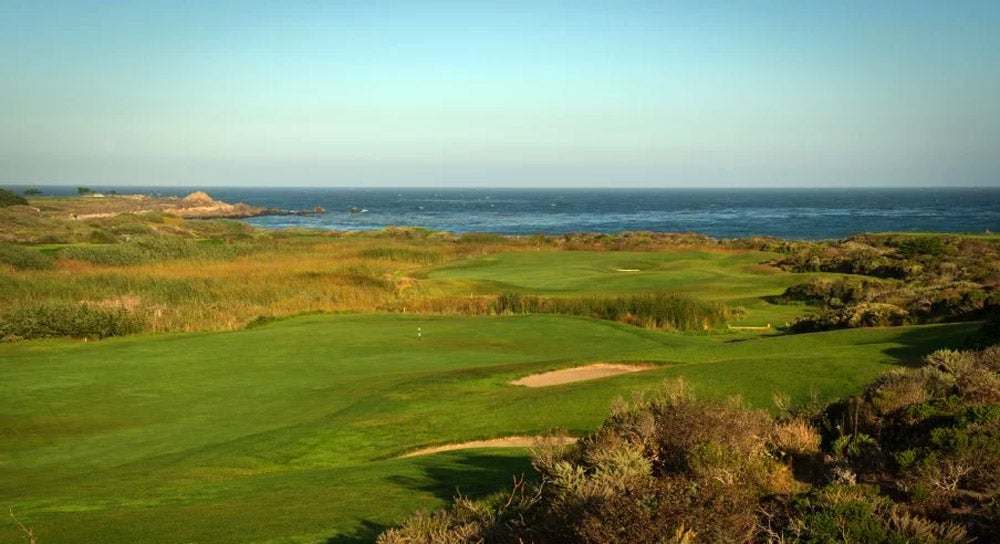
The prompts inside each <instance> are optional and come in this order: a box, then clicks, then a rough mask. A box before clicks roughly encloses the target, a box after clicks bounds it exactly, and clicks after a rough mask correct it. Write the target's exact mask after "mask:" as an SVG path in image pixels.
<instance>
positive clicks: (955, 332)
mask: <svg viewBox="0 0 1000 544" xmlns="http://www.w3.org/2000/svg"><path fill="white" fill-rule="evenodd" d="M981 326H982V324H981V323H956V324H951V325H938V326H928V327H917V328H911V329H908V330H906V331H905V332H903V333H902V334H900V335H899V336H898V337H896V339H895V340H896V342H898V343H899V344H900V345H898V346H894V347H890V348H887V349H886V350H884V353H885V354H886V355H890V356H892V357H894V358H896V359H897V360H898V361H899V364H900V365H901V366H906V367H919V366H920V365H921V360H922V359H923V357H924V355H927V354H928V353H931V352H933V351H936V350H939V349H961V348H963V347H965V345H966V342H967V340H968V338H969V337H970V336H971V335H972V334H973V333H975V332H976V331H978V330H979V329H980V327H981Z"/></svg>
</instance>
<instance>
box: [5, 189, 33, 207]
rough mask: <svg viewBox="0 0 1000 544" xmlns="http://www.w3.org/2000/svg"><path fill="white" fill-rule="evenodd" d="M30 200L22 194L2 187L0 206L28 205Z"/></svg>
mask: <svg viewBox="0 0 1000 544" xmlns="http://www.w3.org/2000/svg"><path fill="white" fill-rule="evenodd" d="M27 205H28V201H27V200H25V198H24V197H23V196H21V195H18V194H15V193H12V192H10V191H8V190H7V189H0V208H6V207H7V206H27Z"/></svg>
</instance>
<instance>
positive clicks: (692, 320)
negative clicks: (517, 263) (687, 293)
mask: <svg viewBox="0 0 1000 544" xmlns="http://www.w3.org/2000/svg"><path fill="white" fill-rule="evenodd" d="M492 310H493V312H494V313H497V314H511V313H514V314H561V315H578V316H586V317H593V318H596V319H606V320H608V321H618V322H620V323H627V324H629V325H636V326H639V327H645V328H648V329H666V330H682V331H705V330H709V329H713V328H718V327H722V326H724V325H725V324H726V322H727V321H729V320H730V319H732V318H733V317H734V316H736V315H738V314H737V311H736V310H733V309H731V308H729V307H727V306H726V305H724V304H719V303H713V302H705V301H700V300H695V299H691V298H686V297H681V296H677V295H672V294H669V293H662V292H660V293H644V294H639V295H628V296H620V297H540V296H521V295H519V294H517V293H515V292H505V293H501V294H500V295H498V296H497V298H496V299H495V301H494V302H493V305H492Z"/></svg>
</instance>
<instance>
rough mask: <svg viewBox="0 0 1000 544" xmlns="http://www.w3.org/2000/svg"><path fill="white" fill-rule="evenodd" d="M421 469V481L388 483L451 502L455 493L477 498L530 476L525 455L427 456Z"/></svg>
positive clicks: (465, 453)
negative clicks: (515, 479) (517, 478)
mask: <svg viewBox="0 0 1000 544" xmlns="http://www.w3.org/2000/svg"><path fill="white" fill-rule="evenodd" d="M421 470H422V471H423V473H424V477H422V478H408V477H394V478H393V479H392V480H391V481H392V482H393V483H395V484H397V485H400V486H404V487H407V488H409V489H413V490H414V491H423V492H425V493H430V494H432V495H434V496H435V497H437V498H438V499H441V500H443V501H451V500H452V499H454V498H455V496H456V495H458V494H459V493H461V494H462V495H463V496H466V497H472V498H477V497H482V496H485V495H489V494H491V493H494V492H496V491H500V490H503V489H507V488H508V487H509V486H510V484H511V483H512V482H513V479H514V476H518V477H520V476H522V475H525V476H529V477H530V475H531V473H532V468H531V459H530V458H529V457H528V455H527V454H526V453H525V454H524V455H516V454H512V453H510V452H507V453H503V454H490V453H488V452H486V451H484V450H478V451H474V450H470V451H453V452H447V453H439V454H436V455H428V456H427V457H426V459H423V460H422V463H421Z"/></svg>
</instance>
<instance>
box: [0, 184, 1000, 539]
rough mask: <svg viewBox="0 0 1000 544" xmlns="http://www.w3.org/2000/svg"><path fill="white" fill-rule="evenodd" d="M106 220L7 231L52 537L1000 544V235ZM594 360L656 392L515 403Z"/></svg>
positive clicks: (615, 385)
mask: <svg viewBox="0 0 1000 544" xmlns="http://www.w3.org/2000/svg"><path fill="white" fill-rule="evenodd" d="M119 199H121V200H122V201H123V202H125V201H127V202H133V201H132V200H129V199H127V197H114V198H99V197H94V196H86V197H74V198H53V197H38V198H31V199H29V201H28V204H27V205H24V204H16V205H13V206H8V207H4V208H0V238H2V240H0V300H2V301H3V305H2V306H0V339H2V340H3V342H0V375H2V376H3V380H0V496H2V497H4V498H5V499H8V502H9V505H8V506H10V507H12V510H13V512H14V513H15V514H16V519H17V520H18V522H19V523H23V524H24V527H27V528H29V529H30V530H31V531H33V534H34V535H35V536H36V537H37V539H38V541H39V542H42V543H43V544H44V543H46V542H162V541H164V540H168V539H169V540H177V541H190V542H205V541H211V542H220V543H225V542H275V541H280V542H342V543H348V542H353V543H358V542H372V541H374V540H375V539H376V538H381V540H382V541H383V542H386V543H395V542H446V541H449V540H448V539H449V538H451V539H452V540H453V541H456V542H465V541H470V540H471V541H477V539H478V540H483V541H488V542H508V541H509V542H517V541H518V540H517V539H521V540H523V541H525V542H551V541H553V540H559V541H569V542H615V541H620V542H642V541H656V540H661V541H664V542H702V541H713V542H726V541H731V542H779V541H784V542H840V541H844V540H851V541H872V542H959V541H961V542H964V541H966V540H967V539H968V538H973V537H979V538H980V539H981V540H982V537H983V535H988V534H991V533H990V532H989V531H995V530H996V527H997V526H996V523H997V521H996V520H997V514H996V513H997V511H998V510H997V504H998V503H1000V499H998V498H997V489H996V485H995V482H994V481H993V480H995V479H996V478H995V476H996V474H997V471H998V463H1000V461H998V459H997V458H996V454H995V452H996V451H1000V444H997V443H996V437H997V436H998V435H1000V431H998V430H997V428H996V422H997V418H996V417H995V416H996V413H995V412H996V411H997V410H998V408H997V403H998V402H1000V399H998V398H997V396H998V393H997V391H998V389H997V383H998V379H997V375H996V373H997V370H998V367H997V362H996V354H997V352H996V348H991V347H990V346H993V345H994V344H996V343H997V342H998V340H1000V334H998V332H997V331H998V330H1000V329H998V326H997V323H998V322H997V321H996V319H995V315H996V310H997V306H998V304H997V288H998V286H1000V272H998V266H1000V259H998V258H997V257H998V252H1000V250H998V248H1000V237H996V236H983V235H976V236H971V235H969V236H966V235H962V236H960V235H937V234H885V235H859V236H855V237H852V238H851V239H848V240H841V241H820V242H800V241H786V240H775V239H767V238H757V239H742V240H719V239H713V238H709V237H706V236H701V235H697V234H664V233H644V232H637V233H622V234H617V235H604V234H571V235H563V236H524V237H510V236H499V235H493V234H451V233H443V232H433V231H428V230H424V229H419V228H390V229H385V230H381V231H373V232H353V233H345V232H326V231H312V230H304V229H286V230H275V231H267V230H263V229H257V228H253V227H250V226H248V225H247V224H245V223H241V222H237V221H230V220H220V219H198V220H194V219H190V218H184V217H179V216H176V215H174V214H171V213H167V212H165V211H163V210H141V213H139V211H136V210H125V211H120V210H119V211H115V210H114V208H113V206H119V205H120V204H119V203H116V201H117V200H119ZM109 203H110V204H109ZM108 206H112V207H111V208H107V207H108ZM109 210H110V211H109ZM74 214H75V216H74ZM991 317H992V318H993V320H990V319H991ZM983 320H986V325H985V326H984V325H983V324H982V321H983ZM836 329H850V330H836ZM95 340H100V341H95ZM941 349H947V350H962V349H964V350H965V351H938V350H941ZM595 364H603V365H609V366H614V365H618V366H628V367H632V368H637V369H640V370H641V371H637V372H630V373H627V374H619V375H615V376H613V377H605V378H602V379H594V380H590V381H581V382H570V383H562V384H558V385H552V386H547V387H540V388H532V387H524V386H521V385H517V384H516V383H518V382H519V380H521V379H523V378H526V377H528V376H534V375H537V374H545V373H547V372H550V371H555V370H564V369H575V368H578V367H588V366H590V365H595ZM886 372H888V374H886ZM665 380H666V382H667V385H666V386H665V385H664V382H665ZM677 380H683V383H684V386H683V387H680V386H679V385H677V384H678V383H681V382H678V381H677ZM732 396H739V397H740V399H741V400H739V401H726V400H725V399H726V398H729V397H732ZM617 397H621V398H623V399H627V400H619V401H615V400H614V399H615V398H617ZM776 400H777V405H776V403H775V402H776ZM609 413H610V416H609ZM602 422H603V423H602ZM552 433H555V435H552ZM550 435H552V436H553V438H552V439H551V440H549V442H551V443H550V444H549V445H548V446H546V447H540V449H538V450H537V451H536V452H535V454H534V456H529V455H528V454H527V453H526V452H525V450H523V449H512V450H498V449H474V450H462V449H459V450H455V451H447V452H444V453H436V454H433V455H419V456H413V457H403V456H404V455H405V454H409V453H414V452H419V451H421V450H423V449H424V448H427V447H434V446H442V445H451V444H461V443H465V442H469V441H475V440H486V439H497V438H504V437H537V436H550ZM573 438H575V439H577V445H575V446H569V447H568V448H565V449H563V448H562V447H556V445H557V444H565V443H566V442H567V441H569V440H570V439H573ZM521 443H523V440H522V442H521ZM515 475H516V476H515ZM512 477H514V478H515V479H514V480H513V481H514V486H513V489H511V488H510V484H511V481H512ZM505 486H506V487H507V490H506V491H502V492H500V493H499V494H498V493H497V490H500V489H504V487H505ZM456 488H457V489H458V491H459V493H460V497H459V498H458V500H456V501H454V504H453V505H451V506H448V507H447V508H446V509H444V510H441V511H438V512H437V513H433V514H421V515H418V516H417V517H412V516H413V512H416V511H418V510H423V511H425V512H430V511H434V510H435V509H440V508H442V507H445V506H447V505H448V503H450V502H452V500H453V499H454V498H455V493H456ZM408 519H409V521H407V520H408ZM19 527H20V526H19V525H17V524H11V525H10V527H9V530H6V531H0V542H20V541H23V536H24V533H23V531H20V530H19ZM391 527H396V528H394V529H390V528H391ZM386 531H388V532H386ZM381 533H384V534H383V535H382V536H381V537H379V536H378V535H379V534H381ZM556 534H558V535H560V536H559V539H556V538H555V537H554V536H553V535H556ZM768 539H771V540H768Z"/></svg>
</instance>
